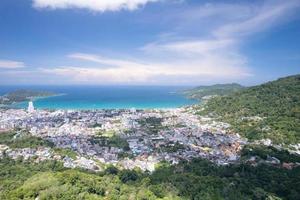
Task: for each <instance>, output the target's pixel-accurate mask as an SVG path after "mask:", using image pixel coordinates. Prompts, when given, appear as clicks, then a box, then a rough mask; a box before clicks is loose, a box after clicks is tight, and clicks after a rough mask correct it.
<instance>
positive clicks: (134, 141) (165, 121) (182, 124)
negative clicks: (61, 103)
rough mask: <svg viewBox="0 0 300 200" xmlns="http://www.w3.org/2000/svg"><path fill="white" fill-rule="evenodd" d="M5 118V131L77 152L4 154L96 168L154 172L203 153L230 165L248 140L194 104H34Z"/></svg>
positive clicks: (1, 127) (7, 113) (11, 111)
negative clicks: (79, 107)
mask: <svg viewBox="0 0 300 200" xmlns="http://www.w3.org/2000/svg"><path fill="white" fill-rule="evenodd" d="M0 119H1V121H0V130H2V131H8V130H19V134H17V135H16V136H17V137H22V134H30V135H32V136H35V137H40V138H42V139H44V140H47V141H50V142H52V143H53V144H54V145H55V147H58V148H62V149H68V150H72V151H74V152H75V153H76V156H75V157H73V158H70V157H68V156H64V157H61V156H60V155H57V154H55V152H53V151H52V150H51V148H44V149H15V150H11V149H9V148H8V147H7V146H5V145H4V146H3V145H2V146H1V150H0V151H1V153H2V154H3V153H4V152H6V154H7V155H9V156H10V157H11V158H15V159H16V158H18V157H19V156H22V157H23V158H25V159H28V158H32V157H37V158H36V159H37V160H45V159H54V160H61V159H63V162H64V166H65V167H69V168H74V167H82V168H86V169H89V170H96V171H97V170H101V169H103V168H104V166H105V165H108V164H112V165H115V166H119V167H120V168H123V169H134V168H135V167H137V168H140V169H141V170H143V171H150V172H151V171H154V170H155V166H156V165H157V164H158V163H159V162H161V161H168V162H169V163H170V164H177V163H178V162H179V161H180V160H191V159H193V158H198V157H201V158H206V159H208V160H210V161H213V162H215V163H216V164H218V165H227V164H229V163H234V162H236V161H237V160H238V158H239V151H240V150H241V149H242V147H243V146H244V145H245V144H247V141H246V140H245V139H243V138H241V137H240V136H239V135H238V134H234V133H231V132H230V131H228V128H229V125H228V124H226V123H221V122H215V121H213V120H212V119H210V118H207V117H206V118H205V117H201V116H197V115H195V114H193V113H192V110H191V109H188V108H177V109H165V110H158V109H153V110H136V109H121V110H95V111H71V110H55V111H50V110H48V111H47V110H35V109H34V106H33V103H32V102H29V106H28V109H27V111H26V110H23V109H5V110H4V109H3V110H1V112H0ZM22 130H23V131H22ZM24 130H26V131H25V132H24ZM16 136H15V137H16Z"/></svg>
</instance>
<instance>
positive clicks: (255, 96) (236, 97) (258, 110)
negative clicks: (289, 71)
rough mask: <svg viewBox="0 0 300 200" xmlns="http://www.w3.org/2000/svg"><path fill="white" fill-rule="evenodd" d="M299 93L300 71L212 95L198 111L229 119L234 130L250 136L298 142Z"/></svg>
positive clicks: (287, 142) (299, 140)
mask: <svg viewBox="0 0 300 200" xmlns="http://www.w3.org/2000/svg"><path fill="white" fill-rule="evenodd" d="M299 97H300V75H295V76H290V77H286V78H281V79H279V80H277V81H273V82H268V83H265V84H262V85H259V86H254V87H250V88H247V89H245V90H242V91H240V92H236V93H234V94H231V95H228V96H223V97H216V98H213V99H211V100H210V101H208V102H207V103H206V104H205V105H204V109H200V110H199V114H201V115H210V116H213V117H217V118H218V119H219V120H222V121H225V122H228V123H230V124H231V125H232V129H233V130H234V131H236V132H238V133H241V134H242V135H243V136H245V137H247V138H248V139H250V140H257V139H263V138H270V139H271V140H272V141H273V142H275V143H286V144H290V143H299V142H300V126H299V124H300V98H299ZM200 107H202V106H200Z"/></svg>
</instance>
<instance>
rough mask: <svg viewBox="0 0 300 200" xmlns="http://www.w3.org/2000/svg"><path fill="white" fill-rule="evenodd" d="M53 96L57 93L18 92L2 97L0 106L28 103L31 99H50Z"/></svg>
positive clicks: (0, 97)
mask: <svg viewBox="0 0 300 200" xmlns="http://www.w3.org/2000/svg"><path fill="white" fill-rule="evenodd" d="M52 95H55V93H53V92H46V91H32V90H16V91H13V92H10V93H8V94H5V95H3V96H0V104H5V105H8V104H12V103H17V102H22V101H28V100H30V99H31V98H37V97H48V96H52Z"/></svg>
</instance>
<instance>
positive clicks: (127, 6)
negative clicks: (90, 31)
mask: <svg viewBox="0 0 300 200" xmlns="http://www.w3.org/2000/svg"><path fill="white" fill-rule="evenodd" d="M156 1H159V0H33V6H34V7H35V8H50V9H67V8H81V9H88V10H92V11H96V12H105V11H119V10H135V9H137V8H139V7H140V6H143V5H146V4H147V3H149V2H156Z"/></svg>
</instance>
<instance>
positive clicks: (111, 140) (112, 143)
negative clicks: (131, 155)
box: [90, 135, 130, 151]
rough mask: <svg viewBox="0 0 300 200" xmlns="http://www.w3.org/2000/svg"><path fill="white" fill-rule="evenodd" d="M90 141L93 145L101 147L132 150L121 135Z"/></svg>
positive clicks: (93, 138) (101, 137)
mask: <svg viewBox="0 0 300 200" xmlns="http://www.w3.org/2000/svg"><path fill="white" fill-rule="evenodd" d="M90 141H91V142H92V143H93V144H99V145H100V146H109V147H117V148H120V149H123V150H124V151H129V150H130V148H129V144H128V142H127V140H126V139H124V138H122V137H120V136H119V135H113V136H111V137H105V136H100V137H99V136H97V137H92V138H91V139H90Z"/></svg>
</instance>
